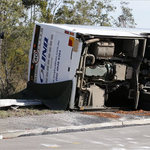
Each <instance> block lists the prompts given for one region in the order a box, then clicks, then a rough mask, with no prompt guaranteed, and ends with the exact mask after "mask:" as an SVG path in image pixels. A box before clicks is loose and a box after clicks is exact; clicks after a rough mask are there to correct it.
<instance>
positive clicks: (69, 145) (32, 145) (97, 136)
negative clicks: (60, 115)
mask: <svg viewBox="0 0 150 150" xmlns="http://www.w3.org/2000/svg"><path fill="white" fill-rule="evenodd" d="M20 149H21V150H35V149H36V150H49V149H55V150H67V149H68V150H87V149H89V150H103V149H104V150H149V149H150V125H147V126H132V127H124V128H114V129H103V130H95V131H86V132H75V133H62V134H51V135H42V136H32V137H20V138H15V139H6V140H0V150H20Z"/></svg>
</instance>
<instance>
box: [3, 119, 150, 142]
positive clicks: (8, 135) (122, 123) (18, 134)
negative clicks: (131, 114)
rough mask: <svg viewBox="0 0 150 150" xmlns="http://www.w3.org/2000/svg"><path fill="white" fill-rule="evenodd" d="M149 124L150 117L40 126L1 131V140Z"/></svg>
mask: <svg viewBox="0 0 150 150" xmlns="http://www.w3.org/2000/svg"><path fill="white" fill-rule="evenodd" d="M148 124H150V119H142V120H130V121H118V122H108V123H97V124H88V125H82V126H65V127H56V128H48V129H41V128H40V129H34V130H16V131H9V132H5V133H0V140H1V139H11V138H17V137H23V136H34V135H45V134H56V133H66V132H77V131H88V130H96V129H102V128H110V127H124V126H132V125H148Z"/></svg>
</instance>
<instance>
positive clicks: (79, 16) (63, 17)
mask: <svg viewBox="0 0 150 150" xmlns="http://www.w3.org/2000/svg"><path fill="white" fill-rule="evenodd" d="M114 10H115V7H114V6H113V5H112V4H111V0H103V1H97V0H90V1H88V0H80V1H79V0H76V1H74V0H68V1H64V4H63V5H62V7H60V8H59V9H58V11H57V13H56V16H55V23H67V24H84V25H101V26H108V25H111V23H110V20H111V17H110V16H109V12H111V11H114Z"/></svg>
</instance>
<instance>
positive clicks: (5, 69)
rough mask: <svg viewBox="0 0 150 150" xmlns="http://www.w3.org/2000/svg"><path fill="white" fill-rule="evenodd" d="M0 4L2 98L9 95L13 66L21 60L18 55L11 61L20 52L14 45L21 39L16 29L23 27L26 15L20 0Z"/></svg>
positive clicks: (0, 81)
mask: <svg viewBox="0 0 150 150" xmlns="http://www.w3.org/2000/svg"><path fill="white" fill-rule="evenodd" d="M0 4H1V5H0V32H1V31H3V32H4V33H5V38H4V39H3V44H2V47H1V58H0V70H1V73H0V84H1V86H0V92H1V94H0V97H3V96H4V95H9V94H10V93H11V92H12V90H13V82H14V74H13V72H14V71H17V66H16V65H15V64H16V61H18V60H17V59H19V58H22V57H21V55H18V57H16V58H17V59H13V61H12V59H11V58H12V56H16V53H17V50H20V51H21V50H22V49H21V47H16V45H17V42H18V40H17V39H20V37H22V35H20V32H19V30H18V29H20V28H21V27H22V26H23V24H24V20H25V18H26V15H25V13H24V8H23V5H22V1H21V0H11V1H9V0H1V2H0ZM22 46H23V43H22ZM22 52H23V50H22ZM23 59H24V58H22V59H20V62H18V63H21V62H22V60H23Z"/></svg>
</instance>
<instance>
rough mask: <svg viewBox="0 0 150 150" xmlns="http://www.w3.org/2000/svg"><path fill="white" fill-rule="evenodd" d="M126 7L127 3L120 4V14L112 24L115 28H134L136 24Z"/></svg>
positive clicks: (130, 10)
mask: <svg viewBox="0 0 150 150" xmlns="http://www.w3.org/2000/svg"><path fill="white" fill-rule="evenodd" d="M128 5H129V3H128V2H125V1H121V2H120V7H121V14H120V15H119V17H118V20H116V21H115V23H114V24H115V25H116V26H117V27H129V28H135V25H136V23H135V20H134V17H133V14H132V9H131V8H129V7H128Z"/></svg>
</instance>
